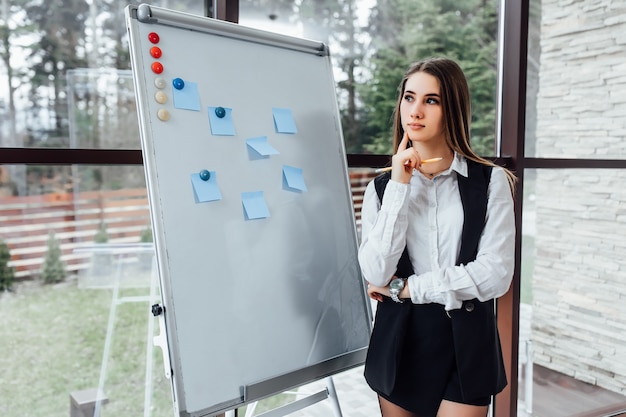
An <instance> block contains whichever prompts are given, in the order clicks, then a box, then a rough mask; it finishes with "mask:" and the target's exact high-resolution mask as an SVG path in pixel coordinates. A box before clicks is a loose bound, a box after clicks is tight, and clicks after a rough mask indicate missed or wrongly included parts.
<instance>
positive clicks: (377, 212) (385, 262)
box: [359, 154, 515, 310]
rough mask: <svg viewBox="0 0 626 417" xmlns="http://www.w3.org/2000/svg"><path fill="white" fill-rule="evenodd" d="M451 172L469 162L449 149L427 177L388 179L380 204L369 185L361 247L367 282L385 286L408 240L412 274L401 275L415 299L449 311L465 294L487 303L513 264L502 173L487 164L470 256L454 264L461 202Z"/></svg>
mask: <svg viewBox="0 0 626 417" xmlns="http://www.w3.org/2000/svg"><path fill="white" fill-rule="evenodd" d="M457 175H463V176H467V162H466V160H465V158H464V157H463V156H461V155H458V154H455V157H454V160H453V162H452V164H451V166H450V168H449V169H448V170H446V171H444V172H442V173H441V174H439V175H437V176H435V177H434V178H433V179H428V178H426V177H425V176H424V175H422V174H421V173H420V172H419V171H417V170H414V171H413V175H412V177H411V180H410V182H409V184H402V183H399V182H396V181H393V180H389V183H388V184H387V188H386V189H385V194H384V196H383V201H382V205H381V204H380V202H379V200H378V196H377V195H376V189H375V187H374V181H371V182H370V183H369V184H368V186H367V188H366V190H365V194H364V197H363V207H362V209H361V244H360V247H359V263H360V266H361V271H362V274H363V278H365V280H367V281H368V282H369V283H371V284H372V285H375V286H380V287H383V286H386V285H387V284H388V283H389V281H391V279H392V278H393V274H394V273H395V271H396V267H397V265H398V261H399V259H400V256H401V255H402V252H403V250H404V247H405V246H407V248H408V253H409V258H410V260H411V264H412V265H413V271H414V272H415V275H411V276H410V277H408V281H407V283H408V287H409V291H410V294H411V300H412V301H413V303H416V304H426V303H438V304H442V305H444V306H445V308H446V310H454V309H457V308H460V307H461V305H462V303H463V301H464V300H471V299H473V298H478V299H479V300H480V301H486V300H489V299H492V298H497V297H500V296H502V295H503V294H504V293H506V292H507V290H508V289H509V286H510V285H511V279H512V277H513V268H514V263H515V216H514V212H513V197H512V195H511V189H510V186H509V182H508V179H507V176H506V173H505V172H504V170H503V169H502V168H500V167H494V168H493V171H492V174H491V180H490V182H489V188H488V192H487V197H488V203H487V214H486V218H485V227H484V229H483V232H482V235H481V238H480V243H479V245H478V254H477V256H476V260H474V261H472V262H470V263H468V264H466V265H458V266H457V265H456V261H457V257H458V254H459V250H460V248H461V231H462V228H463V206H462V204H461V197H460V195H459V187H458V182H457ZM482 220H483V219H476V221H482Z"/></svg>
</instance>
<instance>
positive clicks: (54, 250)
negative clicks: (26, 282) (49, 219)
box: [41, 232, 65, 284]
mask: <svg viewBox="0 0 626 417" xmlns="http://www.w3.org/2000/svg"><path fill="white" fill-rule="evenodd" d="M61 254H62V253H61V245H60V244H59V242H58V241H57V240H56V238H55V236H54V232H50V233H49V234H48V252H47V253H46V257H45V259H44V260H43V267H42V270H41V278H42V279H43V282H44V284H54V283H57V282H61V281H63V280H64V279H65V265H64V264H63V261H62V260H61Z"/></svg>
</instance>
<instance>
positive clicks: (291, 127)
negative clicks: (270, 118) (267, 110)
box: [272, 107, 298, 133]
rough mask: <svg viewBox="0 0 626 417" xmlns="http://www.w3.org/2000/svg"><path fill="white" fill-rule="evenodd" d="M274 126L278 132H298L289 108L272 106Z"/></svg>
mask: <svg viewBox="0 0 626 417" xmlns="http://www.w3.org/2000/svg"><path fill="white" fill-rule="evenodd" d="M272 113H273V114H274V127H275V128H276V132H278V133H298V129H296V122H295V121H294V120H293V115H292V114H291V109H279V108H276V107H273V108H272Z"/></svg>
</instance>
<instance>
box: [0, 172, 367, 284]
mask: <svg viewBox="0 0 626 417" xmlns="http://www.w3.org/2000/svg"><path fill="white" fill-rule="evenodd" d="M372 178H373V174H372V170H370V169H352V170H351V171H350V184H351V187H352V199H353V203H354V211H355V218H356V223H357V228H359V227H360V221H361V205H362V198H363V192H364V191H365V186H366V185H367V183H368V182H369V181H370V180H371V179H372ZM102 227H104V230H106V236H107V238H108V243H136V242H140V240H141V235H142V233H144V231H146V230H148V229H149V228H150V212H149V207H148V198H147V193H146V189H145V188H140V189H123V190H116V191H94V192H81V193H54V194H45V195H38V196H27V197H0V240H2V241H4V242H5V243H6V244H7V245H8V246H9V249H10V251H11V262H10V263H9V265H10V266H13V268H14V269H15V276H16V278H17V279H18V280H19V279H33V278H37V277H38V276H40V274H41V269H42V265H43V261H44V258H45V256H46V254H47V252H48V239H49V236H50V233H51V232H52V233H54V237H55V239H56V240H57V241H58V243H59V244H60V247H61V251H62V256H61V259H62V260H63V262H64V263H65V266H66V270H67V271H68V272H78V271H79V270H81V269H86V268H88V267H89V265H90V256H91V255H90V254H89V253H88V252H84V251H80V250H78V251H77V249H80V247H81V246H85V245H87V246H89V245H93V244H94V242H95V237H96V234H97V233H98V231H99V230H100V229H101V228H102Z"/></svg>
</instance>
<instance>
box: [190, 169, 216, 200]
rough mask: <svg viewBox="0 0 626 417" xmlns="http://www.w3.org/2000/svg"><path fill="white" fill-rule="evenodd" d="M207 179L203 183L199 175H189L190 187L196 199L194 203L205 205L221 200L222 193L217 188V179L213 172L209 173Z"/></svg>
mask: <svg viewBox="0 0 626 417" xmlns="http://www.w3.org/2000/svg"><path fill="white" fill-rule="evenodd" d="M210 174H211V175H210V176H209V179H208V180H206V181H204V180H203V179H202V178H200V174H198V173H195V174H191V185H192V186H193V192H194V196H195V199H196V203H206V202H207V201H216V200H221V199H222V193H221V192H220V189H219V187H218V186H217V179H216V175H215V172H214V171H210Z"/></svg>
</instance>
